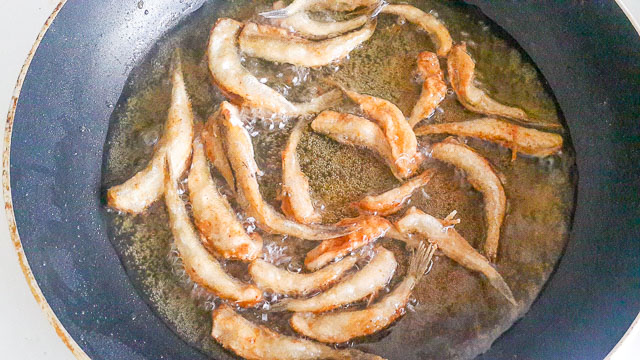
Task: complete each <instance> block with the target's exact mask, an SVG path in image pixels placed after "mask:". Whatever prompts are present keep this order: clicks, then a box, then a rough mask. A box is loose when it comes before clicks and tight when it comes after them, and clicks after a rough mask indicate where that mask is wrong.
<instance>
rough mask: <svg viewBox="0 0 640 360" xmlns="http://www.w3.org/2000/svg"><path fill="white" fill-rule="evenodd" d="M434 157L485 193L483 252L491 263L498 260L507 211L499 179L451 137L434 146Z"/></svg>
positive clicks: (472, 151) (465, 147)
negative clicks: (455, 169) (457, 171)
mask: <svg viewBox="0 0 640 360" xmlns="http://www.w3.org/2000/svg"><path fill="white" fill-rule="evenodd" d="M431 156H432V157H433V158H434V159H438V160H440V161H444V162H446V163H449V164H451V165H453V166H455V167H457V168H459V169H461V170H463V171H464V172H465V174H466V175H467V181H469V183H470V184H471V185H472V186H473V187H474V188H475V189H476V190H478V191H479V192H481V193H482V195H483V197H484V212H485V217H486V219H487V239H486V240H485V243H484V253H485V255H486V256H487V257H488V258H489V259H490V260H491V261H495V260H496V257H497V255H498V244H499V241H500V228H501V227H502V221H503V220H504V215H505V212H506V210H507V197H506V195H505V193H504V188H503V187H502V182H501V181H500V178H499V177H498V175H497V174H496V172H495V171H494V169H493V167H492V166H491V164H490V163H489V161H487V159H485V158H484V157H482V156H480V154H478V153H477V152H475V151H474V150H473V149H471V148H470V147H468V146H466V145H464V144H462V143H460V142H459V141H457V140H455V139H454V138H451V137H450V138H447V139H445V140H444V141H442V142H439V143H437V144H435V145H433V147H432V148H431Z"/></svg>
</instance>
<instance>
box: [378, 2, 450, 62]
mask: <svg viewBox="0 0 640 360" xmlns="http://www.w3.org/2000/svg"><path fill="white" fill-rule="evenodd" d="M380 12H381V13H383V14H393V15H397V16H402V17H403V18H405V19H407V21H409V22H411V23H414V24H416V25H418V26H419V27H420V28H422V29H423V30H424V31H426V32H427V33H428V34H429V36H430V37H431V40H432V41H433V42H435V43H436V46H437V47H438V51H437V52H438V56H440V57H445V56H447V54H449V51H450V50H451V46H452V45H453V41H452V40H451V35H450V34H449V30H447V28H446V27H445V26H444V25H443V24H442V23H441V22H440V21H439V20H438V19H436V17H435V16H433V15H431V14H428V13H426V12H424V11H422V10H420V9H418V8H416V7H414V6H411V5H387V6H385V7H383V8H382V10H381V11H380Z"/></svg>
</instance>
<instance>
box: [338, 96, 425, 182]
mask: <svg viewBox="0 0 640 360" xmlns="http://www.w3.org/2000/svg"><path fill="white" fill-rule="evenodd" d="M340 88H341V89H342V91H343V92H344V93H345V94H346V95H347V96H348V97H349V98H350V99H351V100H353V101H354V102H355V103H357V104H358V105H360V109H362V111H364V113H365V114H366V115H367V117H369V118H370V119H371V120H372V121H374V122H375V123H377V124H378V125H379V126H380V128H381V129H382V132H383V133H384V136H385V138H386V139H387V142H388V143H389V146H390V147H391V155H392V156H393V160H394V164H395V166H396V169H397V171H398V173H399V175H400V176H401V177H403V178H407V177H409V176H411V175H413V174H414V172H415V170H416V168H417V167H418V157H419V154H418V141H417V140H416V135H415V134H414V133H413V129H412V128H411V125H409V123H408V122H407V120H406V119H405V117H404V115H403V114H402V111H400V109H398V107H397V106H395V105H394V104H392V103H391V102H390V101H387V100H384V99H380V98H377V97H374V96H369V95H361V94H358V93H357V92H355V91H350V90H347V89H345V88H343V87H340Z"/></svg>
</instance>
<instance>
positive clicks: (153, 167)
mask: <svg viewBox="0 0 640 360" xmlns="http://www.w3.org/2000/svg"><path fill="white" fill-rule="evenodd" d="M172 68H173V69H172V74H171V83H172V86H173V88H172V90H171V106H170V107H169V113H168V115H167V121H166V123H165V125H164V134H163V135H162V138H161V139H160V141H159V142H158V144H157V145H156V148H155V149H154V153H153V157H152V158H151V161H149V164H147V166H146V167H145V168H144V169H142V170H140V171H139V172H138V173H137V174H135V175H134V176H133V177H132V178H130V179H129V180H127V181H126V182H125V183H123V184H120V185H117V186H113V187H112V188H110V189H109V190H108V191H107V204H108V205H109V206H110V207H112V208H114V209H116V210H119V211H124V212H128V213H134V214H136V213H141V212H143V211H144V210H145V209H146V208H147V207H149V205H151V203H153V202H154V201H156V200H157V199H159V198H160V196H161V195H162V192H163V190H164V173H165V166H166V162H165V158H166V157H169V158H170V160H171V161H170V163H171V164H172V169H171V173H172V174H175V176H181V175H182V173H183V172H184V171H185V170H186V169H187V166H188V165H189V159H190V155H191V142H192V141H193V112H192V110H191V102H190V101H189V95H188V94H187V90H186V88H185V85H184V78H183V76H182V69H181V66H180V61H179V59H178V60H177V61H176V63H175V64H174V66H173V67H172Z"/></svg>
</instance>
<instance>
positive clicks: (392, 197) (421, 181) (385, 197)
mask: <svg viewBox="0 0 640 360" xmlns="http://www.w3.org/2000/svg"><path fill="white" fill-rule="evenodd" d="M433 174H434V171H433V170H425V171H423V172H422V173H421V174H420V175H418V176H415V177H413V178H411V179H410V180H408V181H407V182H405V183H404V184H402V185H400V186H398V187H397V188H393V189H391V190H389V191H386V192H384V193H382V194H379V195H367V196H365V197H364V198H363V199H362V200H360V201H358V202H356V203H354V206H355V207H357V208H358V209H359V210H360V211H362V212H365V213H369V214H374V215H380V216H387V215H391V214H394V213H396V212H398V211H399V210H400V209H402V206H403V205H404V203H405V202H406V201H407V200H408V199H409V198H410V197H411V194H413V192H414V191H416V190H418V189H419V188H421V187H423V186H425V185H426V184H427V183H428V182H429V180H431V178H432V177H433Z"/></svg>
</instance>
